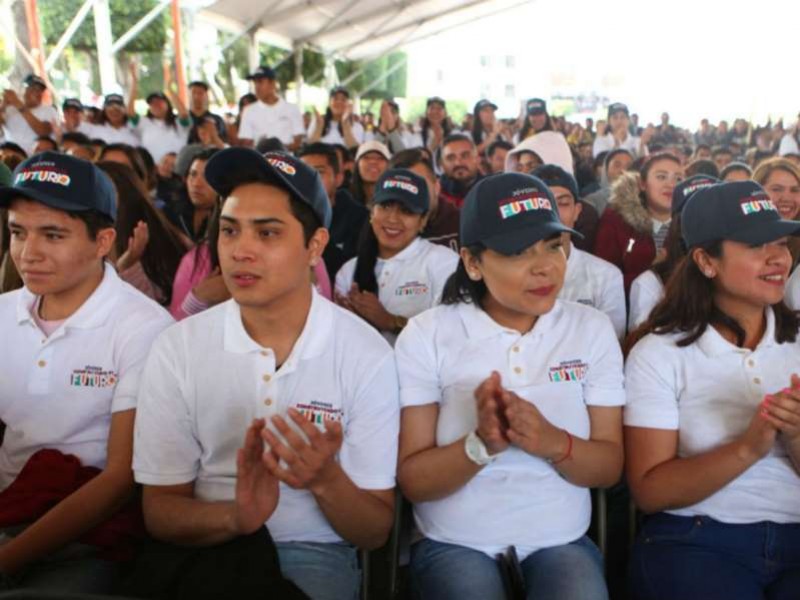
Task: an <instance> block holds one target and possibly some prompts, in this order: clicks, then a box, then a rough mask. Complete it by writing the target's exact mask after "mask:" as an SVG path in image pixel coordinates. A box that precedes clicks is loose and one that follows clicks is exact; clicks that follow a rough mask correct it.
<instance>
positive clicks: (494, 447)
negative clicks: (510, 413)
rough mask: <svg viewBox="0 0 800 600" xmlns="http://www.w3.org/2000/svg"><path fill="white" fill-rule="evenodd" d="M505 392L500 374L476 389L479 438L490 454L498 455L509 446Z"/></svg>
mask: <svg viewBox="0 0 800 600" xmlns="http://www.w3.org/2000/svg"><path fill="white" fill-rule="evenodd" d="M504 391H505V390H504V389H503V386H502V384H501V381H500V373H498V372H497V371H492V374H491V375H490V376H489V377H488V378H487V379H485V380H484V381H483V383H481V384H480V385H479V386H478V387H477V388H476V389H475V401H476V402H477V404H478V406H477V409H478V429H477V434H478V437H479V438H481V440H482V441H483V443H484V445H485V446H486V449H487V451H488V452H489V454H498V453H500V452H503V451H504V450H506V449H507V448H508V446H509V439H508V435H507V434H508V422H507V421H506V418H505V414H504V413H505V406H504V405H503V400H502V394H503V392H504Z"/></svg>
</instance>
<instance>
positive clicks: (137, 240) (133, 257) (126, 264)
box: [117, 221, 150, 271]
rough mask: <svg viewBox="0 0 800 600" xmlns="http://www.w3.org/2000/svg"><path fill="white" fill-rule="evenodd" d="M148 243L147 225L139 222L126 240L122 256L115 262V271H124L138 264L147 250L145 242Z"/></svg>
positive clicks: (148, 232)
mask: <svg viewBox="0 0 800 600" xmlns="http://www.w3.org/2000/svg"><path fill="white" fill-rule="evenodd" d="M149 241H150V231H149V230H148V228H147V223H145V222H144V221H139V222H138V223H136V227H134V228H133V232H132V233H131V236H130V237H129V238H128V247H127V249H126V250H125V252H123V253H122V256H120V257H119V260H117V269H119V270H120V271H124V270H125V269H129V268H131V267H132V266H134V265H135V264H136V263H138V262H139V261H140V260H141V259H142V256H143V255H144V251H145V250H146V249H147V242H149Z"/></svg>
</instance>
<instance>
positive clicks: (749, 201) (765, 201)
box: [740, 194, 778, 215]
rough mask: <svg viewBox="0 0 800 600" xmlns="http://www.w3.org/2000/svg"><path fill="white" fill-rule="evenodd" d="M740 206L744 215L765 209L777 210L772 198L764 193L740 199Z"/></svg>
mask: <svg viewBox="0 0 800 600" xmlns="http://www.w3.org/2000/svg"><path fill="white" fill-rule="evenodd" d="M740 206H741V207H742V212H743V213H744V214H746V215H752V214H755V213H760V212H762V211H765V210H772V211H775V212H778V209H777V207H776V206H775V204H773V202H772V200H770V199H769V198H768V197H767V195H766V194H764V195H761V194H759V195H757V196H750V197H748V198H745V199H744V200H742V202H741V204H740Z"/></svg>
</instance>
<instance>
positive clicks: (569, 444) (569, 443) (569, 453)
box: [550, 429, 572, 466]
mask: <svg viewBox="0 0 800 600" xmlns="http://www.w3.org/2000/svg"><path fill="white" fill-rule="evenodd" d="M561 431H563V432H564V433H566V434H567V453H566V454H565V455H564V456H562V457H561V458H559V459H558V460H554V461H551V462H550V464H551V465H553V466H555V465H557V464H560V463H562V462H564V461H565V460H567V459H568V458H569V457H570V456H572V436H571V435H570V433H569V431H567V430H566V429H562V430H561Z"/></svg>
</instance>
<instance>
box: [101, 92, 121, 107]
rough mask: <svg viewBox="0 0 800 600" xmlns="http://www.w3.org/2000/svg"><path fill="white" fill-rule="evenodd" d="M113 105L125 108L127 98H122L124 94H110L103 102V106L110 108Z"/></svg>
mask: <svg viewBox="0 0 800 600" xmlns="http://www.w3.org/2000/svg"><path fill="white" fill-rule="evenodd" d="M111 104H119V105H120V106H125V98H123V97H122V94H108V95H107V96H106V97H105V99H104V100H103V106H109V105H111Z"/></svg>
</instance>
